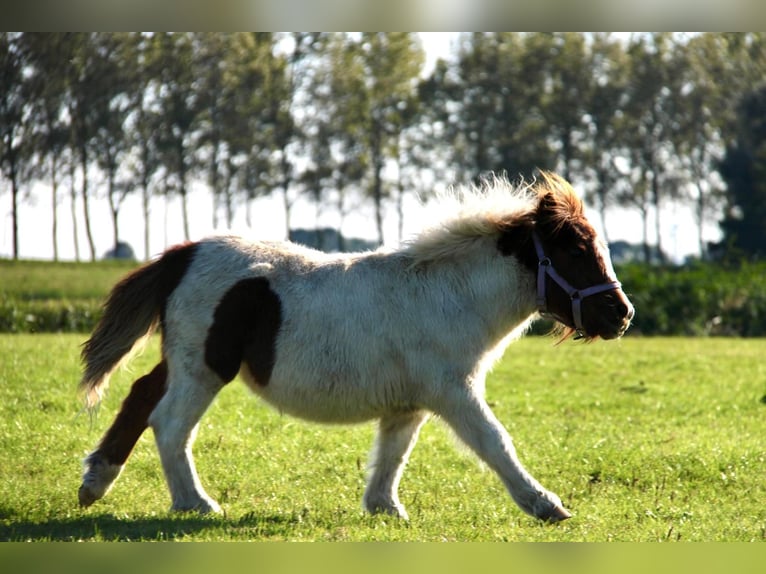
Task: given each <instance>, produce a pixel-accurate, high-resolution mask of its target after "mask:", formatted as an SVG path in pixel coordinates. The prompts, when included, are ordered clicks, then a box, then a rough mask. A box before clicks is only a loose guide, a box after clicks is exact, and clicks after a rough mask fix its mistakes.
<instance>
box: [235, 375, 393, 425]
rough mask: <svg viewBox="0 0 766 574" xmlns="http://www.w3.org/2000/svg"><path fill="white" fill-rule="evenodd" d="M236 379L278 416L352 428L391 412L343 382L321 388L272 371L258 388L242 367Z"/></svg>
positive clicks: (372, 398) (368, 393)
mask: <svg viewBox="0 0 766 574" xmlns="http://www.w3.org/2000/svg"><path fill="white" fill-rule="evenodd" d="M239 374H240V377H241V378H242V380H243V381H244V382H245V384H246V385H247V386H248V387H249V388H250V390H251V391H253V393H255V394H256V395H257V396H258V397H260V398H261V399H263V400H264V401H265V402H266V403H268V404H269V405H271V406H272V407H274V408H275V409H277V410H278V411H279V412H280V413H284V414H288V415H291V416H294V417H297V418H301V419H304V420H308V421H313V422H319V423H330V424H332V423H337V424H353V423H362V422H365V421H369V420H372V419H377V418H380V417H381V416H382V415H383V414H385V413H386V412H389V411H390V410H392V409H391V408H390V407H389V406H387V405H385V404H383V403H382V402H381V401H377V400H375V395H377V394H378V393H370V392H369V390H368V391H364V390H362V389H360V388H359V386H358V385H352V384H349V383H348V382H347V381H343V382H341V381H334V383H333V384H329V385H328V384H322V383H321V382H313V381H310V380H299V381H296V380H295V379H287V378H283V377H280V376H278V373H277V372H276V371H275V373H274V375H273V376H272V377H271V379H270V381H269V383H268V384H267V385H262V384H260V383H259V382H258V381H257V380H256V379H255V378H254V377H253V376H252V374H251V373H250V370H249V368H248V367H247V365H246V364H243V365H242V369H241V370H240V373H239Z"/></svg>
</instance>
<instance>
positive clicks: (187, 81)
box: [0, 32, 766, 261]
mask: <svg viewBox="0 0 766 574" xmlns="http://www.w3.org/2000/svg"><path fill="white" fill-rule="evenodd" d="M424 61H425V54H424V50H423V46H422V43H421V39H420V37H419V35H417V34H414V33H359V34H349V33H231V34H219V33H153V34H144V33H10V32H2V33H0V168H1V170H0V173H1V174H2V177H1V178H0V182H2V183H0V186H2V187H0V193H2V195H3V196H5V195H6V192H10V194H9V195H10V199H11V222H12V227H13V231H12V236H13V254H14V257H18V249H19V245H18V225H19V223H18V221H19V218H18V207H19V202H20V201H22V199H23V198H24V194H25V190H28V189H29V188H30V186H31V184H32V183H33V182H43V183H44V184H45V187H46V188H47V189H48V190H49V193H50V196H49V198H50V199H49V201H50V205H51V208H52V210H53V215H54V217H53V228H52V229H51V238H52V247H53V254H54V259H58V252H59V245H58V242H59V237H58V231H57V226H58V222H59V217H61V215H60V214H59V213H58V211H59V210H58V209H57V205H58V203H59V202H60V200H61V197H63V196H64V195H67V194H68V195H69V196H70V197H71V199H72V201H71V206H72V211H71V213H70V214H68V216H69V217H71V219H72V223H73V226H74V237H73V240H74V242H75V252H76V254H77V258H78V259H79V258H80V253H81V247H82V246H80V245H78V244H77V242H78V228H79V226H80V225H82V226H83V228H84V236H85V238H86V240H87V245H86V246H85V248H86V249H87V252H88V254H89V257H90V259H95V257H96V251H95V246H94V242H93V237H92V233H91V222H90V211H89V210H90V202H91V201H93V200H95V199H97V200H100V201H102V200H104V199H105V200H106V201H107V202H108V204H109V208H110V212H111V215H112V227H113V230H114V242H115V245H117V243H118V242H119V239H120V227H119V224H120V220H119V214H120V209H121V207H122V206H123V204H124V202H125V199H126V198H127V197H128V195H129V194H139V195H140V197H141V201H142V206H143V214H144V221H145V225H144V227H145V230H144V234H145V245H146V246H147V247H146V249H147V253H145V254H144V257H145V258H148V257H149V253H148V245H149V240H148V236H149V233H150V228H149V224H148V222H149V213H150V210H151V205H152V199H153V198H156V197H158V196H160V195H166V196H173V197H178V198H180V205H181V209H182V214H181V218H182V221H183V224H184V232H185V234H186V236H187V238H188V235H189V220H188V218H189V215H188V212H187V196H188V193H189V186H190V183H191V182H192V181H203V182H205V184H206V187H207V189H208V190H209V193H210V196H211V201H212V209H211V211H210V213H211V217H212V221H211V223H212V225H213V226H214V227H220V226H230V225H231V222H232V220H233V218H234V215H235V213H237V212H238V211H239V210H244V212H245V214H246V217H247V221H248V223H250V210H249V206H250V205H251V204H252V202H253V200H255V199H256V198H258V197H262V196H265V195H269V194H279V195H280V196H281V199H282V205H283V206H284V211H285V220H286V226H287V229H286V234H287V232H288V231H289V228H290V221H291V219H290V216H291V213H292V208H293V206H294V205H295V202H296V200H297V199H298V198H300V197H307V198H310V200H311V201H312V202H314V204H315V205H316V206H317V210H318V211H319V210H330V209H331V210H333V211H334V212H335V213H336V214H337V215H338V218H339V221H340V222H341V225H342V222H343V219H344V217H345V216H346V215H348V214H349V213H350V212H351V211H352V210H354V209H358V207H359V206H360V205H362V204H368V205H370V206H372V207H373V209H374V213H375V227H376V231H377V235H378V240H379V241H380V242H381V243H382V242H383V240H384V237H383V233H384V231H383V213H384V211H385V210H386V208H391V207H394V208H395V209H396V212H397V214H398V216H399V222H400V234H401V225H402V224H401V221H402V220H403V218H404V216H405V213H404V208H403V200H404V197H405V196H406V194H408V193H418V194H420V195H427V193H428V191H429V189H433V187H434V181H445V182H454V183H467V182H472V181H476V180H477V179H478V178H480V177H481V176H482V174H485V173H486V172H489V171H494V172H499V173H507V174H508V176H509V177H511V178H514V177H517V176H519V175H523V176H525V177H527V178H529V177H532V176H533V175H534V173H535V171H536V170H537V169H551V170H555V171H559V172H561V173H562V174H563V175H564V177H566V178H567V179H569V180H570V181H572V182H573V183H574V184H575V185H576V186H577V187H579V188H580V189H582V190H584V191H585V194H586V201H588V202H589V203H590V204H591V205H592V206H594V207H595V208H596V209H597V210H598V213H599V214H600V217H601V218H602V220H603V223H604V225H603V228H604V229H606V225H605V220H606V217H607V211H608V210H609V209H610V208H612V207H613V206H617V205H619V206H623V207H628V208H630V209H633V210H636V211H637V212H638V213H640V214H641V218H642V221H643V222H644V223H643V253H644V257H645V259H646V260H647V261H649V260H650V259H652V258H653V257H657V256H658V257H660V259H662V258H663V257H664V255H663V253H664V251H663V246H662V235H661V233H660V219H661V214H662V212H663V207H664V206H665V205H666V204H667V203H668V202H681V203H685V204H687V205H690V206H692V207H693V209H694V213H695V218H696V222H697V228H698V230H699V231H698V243H699V250H700V253H701V254H706V253H707V251H708V245H706V243H705V241H704V240H703V236H702V226H703V224H704V223H705V222H707V221H720V222H721V227H722V230H723V232H724V241H723V242H722V246H719V247H720V248H722V249H725V250H726V249H728V250H729V251H732V252H734V251H738V252H741V253H743V254H746V255H747V254H751V255H763V254H764V252H766V247H764V244H766V240H765V239H764V234H766V207H764V206H766V183H761V182H762V181H763V182H766V178H759V177H758V174H759V173H761V172H760V171H759V170H764V169H766V154H765V153H760V152H761V151H763V150H766V147H764V145H766V131H765V130H764V129H763V126H764V125H765V124H764V120H763V118H764V117H766V92H764V91H763V89H762V88H761V87H760V84H761V83H762V81H763V78H764V77H766V74H765V72H766V35H764V34H763V33H727V34H722V33H705V34H695V35H684V34H669V33H652V34H633V35H631V36H630V38H628V39H625V38H620V37H616V36H614V35H610V34H607V33H594V34H582V33H466V34H461V35H460V36H459V37H458V41H457V43H456V45H455V49H454V53H453V54H451V56H450V57H449V58H447V59H442V60H439V61H438V62H437V63H436V65H435V67H434V68H433V69H432V70H431V71H429V72H428V73H427V74H425V73H424ZM764 173H766V172H764ZM762 188H764V189H762ZM75 199H77V200H79V201H78V202H75ZM76 205H80V206H81V211H80V212H79V213H78V212H77V211H76V208H75V206H76ZM652 216H653V217H652ZM759 218H760V219H759ZM651 221H654V223H655V227H654V229H650V222H651Z"/></svg>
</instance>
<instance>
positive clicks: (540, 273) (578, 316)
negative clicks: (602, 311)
mask: <svg viewBox="0 0 766 574" xmlns="http://www.w3.org/2000/svg"><path fill="white" fill-rule="evenodd" d="M532 240H533V241H534V243H535V251H537V310H538V311H539V312H540V314H541V315H543V316H546V315H547V316H553V314H552V313H549V312H548V303H547V297H546V290H545V285H546V283H547V282H546V280H545V279H546V276H548V277H550V278H551V279H553V280H554V281H555V282H556V283H558V285H559V287H561V288H562V289H563V290H564V291H565V292H566V294H567V295H569V298H570V300H571V301H572V318H573V319H574V324H575V330H576V331H577V338H581V337H584V336H585V329H584V327H583V324H582V309H581V308H580V305H581V303H582V300H583V299H585V298H586V297H589V296H591V295H595V294H596V293H601V292H603V291H609V290H611V289H619V288H620V287H621V284H620V282H619V281H611V282H609V283H602V284H601V285H594V286H592V287H586V288H585V289H575V288H574V287H572V286H571V285H570V284H569V282H568V281H567V280H566V279H564V278H563V277H562V276H561V275H559V274H558V272H557V271H556V269H555V268H554V267H553V262H552V261H551V259H550V257H548V256H547V255H546V254H545V251H544V250H543V244H542V242H541V241H540V238H539V237H538V235H537V232H535V231H533V232H532Z"/></svg>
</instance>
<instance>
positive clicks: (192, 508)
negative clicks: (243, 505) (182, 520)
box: [170, 499, 223, 514]
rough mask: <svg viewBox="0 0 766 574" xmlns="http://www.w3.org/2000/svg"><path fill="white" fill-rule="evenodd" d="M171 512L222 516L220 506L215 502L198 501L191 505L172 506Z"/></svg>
mask: <svg viewBox="0 0 766 574" xmlns="http://www.w3.org/2000/svg"><path fill="white" fill-rule="evenodd" d="M170 510H171V511H172V512H197V513H199V514H223V510H221V506H220V505H219V504H218V503H217V502H216V501H215V500H212V499H210V500H200V501H198V502H194V503H191V504H174V505H173V506H172V508H171V509H170Z"/></svg>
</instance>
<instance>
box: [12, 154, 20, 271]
mask: <svg viewBox="0 0 766 574" xmlns="http://www.w3.org/2000/svg"><path fill="white" fill-rule="evenodd" d="M14 172H15V168H14V167H13V166H11V204H12V205H11V221H12V223H11V225H12V226H13V259H14V261H15V260H17V259H18V258H19V186H18V183H17V182H16V174H15V173H14Z"/></svg>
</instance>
